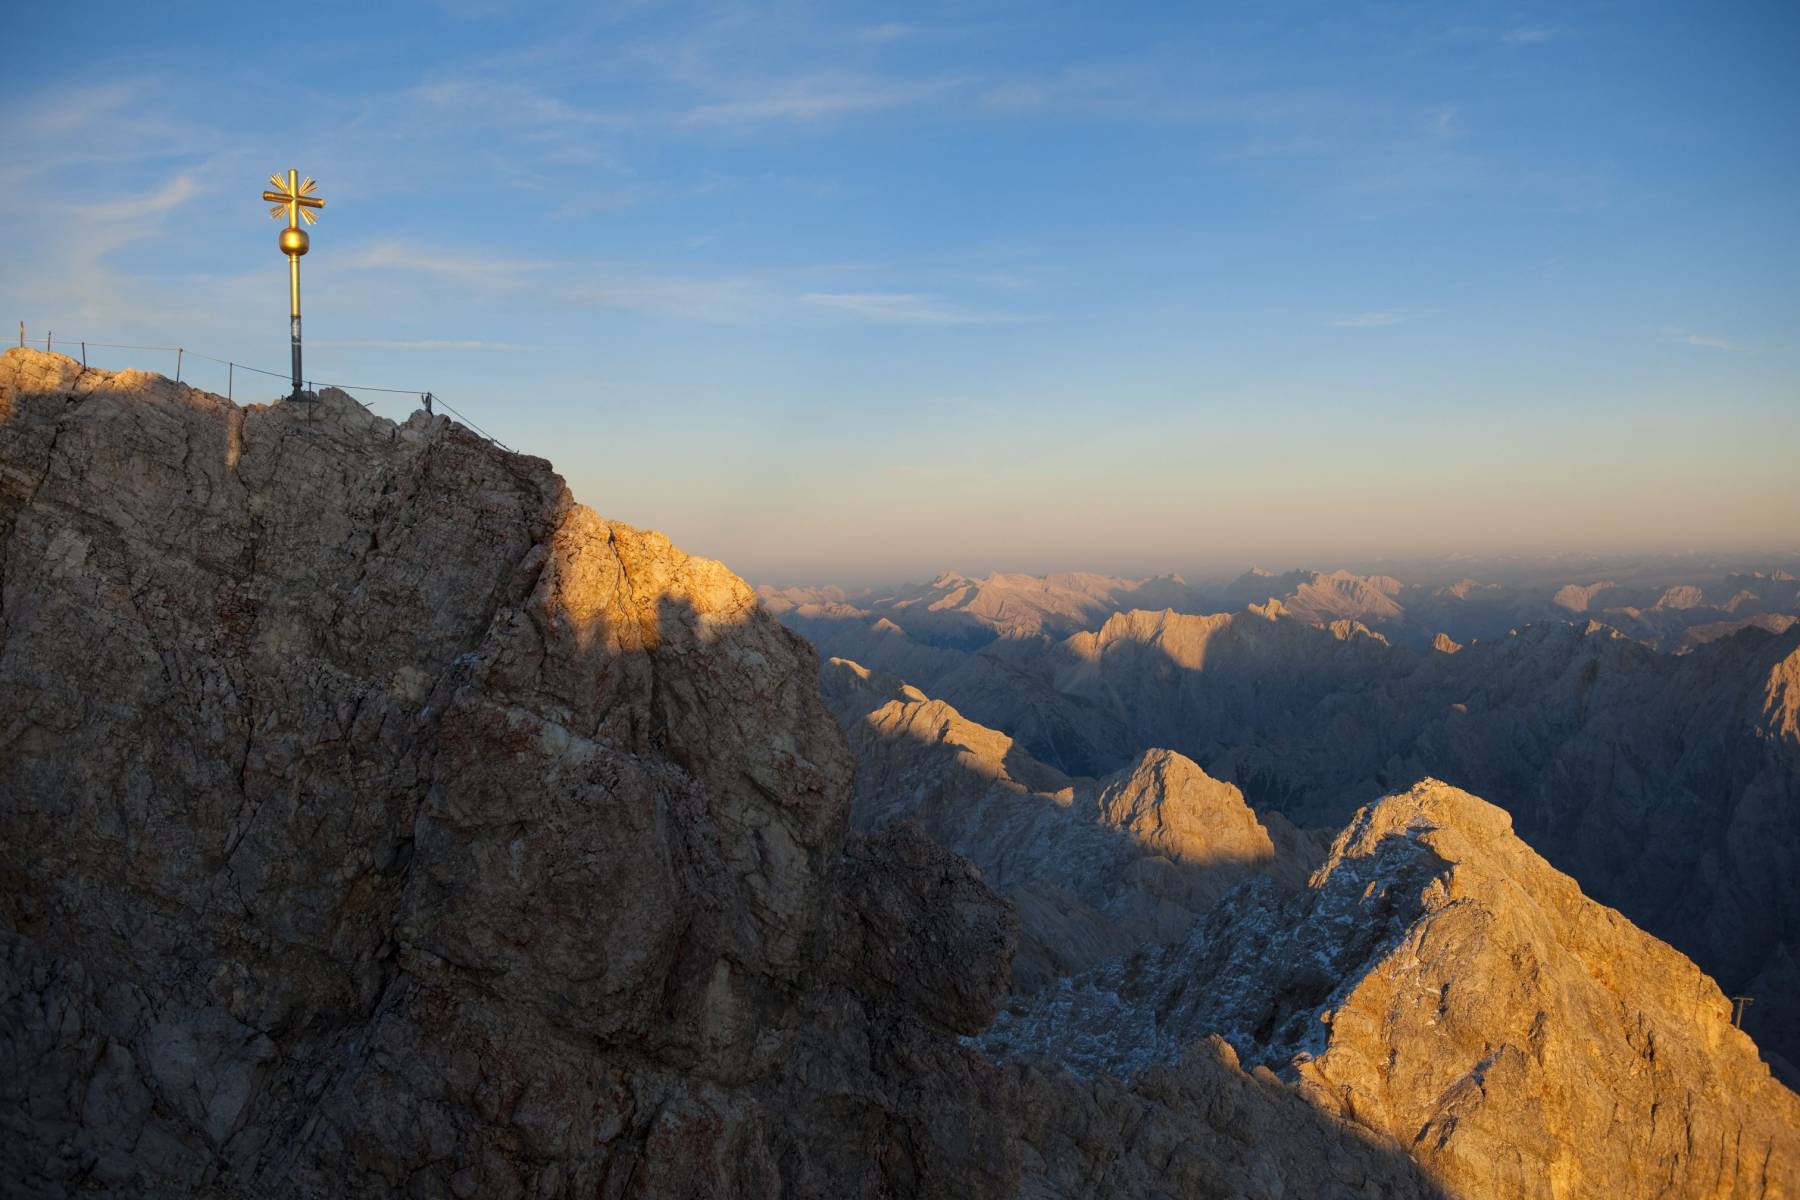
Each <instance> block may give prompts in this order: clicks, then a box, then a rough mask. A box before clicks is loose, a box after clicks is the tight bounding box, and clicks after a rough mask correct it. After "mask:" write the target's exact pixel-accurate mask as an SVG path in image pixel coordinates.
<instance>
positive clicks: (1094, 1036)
mask: <svg viewBox="0 0 1800 1200" xmlns="http://www.w3.org/2000/svg"><path fill="white" fill-rule="evenodd" d="M1213 1033H1219V1034H1222V1035H1223V1037H1224V1039H1225V1040H1226V1041H1227V1042H1229V1043H1230V1045H1231V1046H1232V1047H1233V1049H1234V1050H1235V1052H1236V1054H1237V1055H1238V1056H1239V1057H1240V1059H1242V1060H1243V1061H1244V1062H1246V1063H1250V1064H1253V1065H1257V1066H1262V1067H1268V1068H1272V1069H1275V1070H1278V1071H1280V1072H1281V1073H1282V1074H1284V1075H1286V1076H1287V1077H1289V1078H1291V1079H1294V1080H1296V1081H1298V1082H1299V1083H1300V1084H1301V1086H1302V1087H1304V1088H1305V1089H1306V1090H1307V1091H1308V1092H1310V1093H1311V1094H1312V1095H1314V1096H1315V1097H1316V1098H1317V1100H1318V1101H1319V1102H1320V1103H1321V1104H1322V1105H1325V1106H1327V1107H1329V1108H1334V1109H1336V1110H1337V1111H1339V1112H1341V1113H1342V1114H1343V1115H1344V1116H1345V1117H1347V1118H1350V1119H1353V1120H1356V1121H1358V1122H1360V1123H1362V1124H1364V1125H1367V1126H1369V1127H1370V1128H1372V1129H1375V1130H1378V1131H1380V1132H1382V1133H1383V1134H1385V1135H1387V1136H1389V1137H1391V1138H1394V1139H1395V1140H1396V1141H1398V1142H1399V1143H1401V1144H1403V1145H1405V1146H1407V1147H1408V1148H1409V1149H1410V1150H1411V1152H1412V1153H1413V1154H1414V1155H1415V1156H1416V1157H1417V1158H1418V1159H1419V1160H1420V1161H1421V1162H1422V1163H1423V1164H1425V1165H1426V1166H1427V1168H1428V1169H1429V1170H1430V1172H1431V1173H1432V1175H1433V1176H1434V1177H1435V1178H1437V1179H1439V1180H1441V1181H1442V1182H1443V1183H1444V1184H1445V1185H1446V1186H1447V1187H1448V1188H1449V1190H1451V1191H1452V1192H1453V1193H1454V1194H1456V1195H1459V1196H1469V1197H1490V1196H1491V1197H1508V1198H1515V1197H1596V1198H1598V1197H1609V1198H1610V1197H1629V1198H1636V1197H1643V1198H1646V1200H1648V1198H1650V1197H1663V1196H1693V1197H1773V1196H1784V1195H1792V1194H1794V1193H1795V1191H1796V1190H1797V1189H1800V1097H1797V1096H1795V1095H1794V1093H1792V1092H1790V1091H1788V1090H1787V1089H1786V1088H1784V1087H1783V1086H1781V1085H1780V1084H1779V1083H1777V1082H1775V1081H1774V1080H1773V1079H1772V1078H1771V1076H1770V1074H1769V1071H1768V1068H1767V1067H1766V1066H1765V1065H1764V1064H1763V1063H1762V1062H1761V1061H1759V1059H1758V1057H1757V1053H1756V1048H1755V1046H1754V1045H1753V1044H1752V1043H1751V1041H1750V1039H1749V1038H1748V1037H1747V1036H1745V1035H1744V1034H1743V1033H1742V1032H1741V1031H1740V1030H1738V1029H1735V1028H1733V1027H1732V1025H1731V1021H1730V1005H1729V1003H1728V1001H1727V1000H1726V998H1725V996H1724V995H1723V994H1722V993H1721V992H1720V991H1719V989H1718V987H1717V985H1715V984H1714V983H1713V982H1712V981H1711V980H1710V979H1708V978H1707V977H1706V976H1705V975H1703V974H1702V973H1701V972H1700V971H1699V970H1698V969H1697V968H1696V967H1695V966H1694V965H1693V963H1691V962H1689V961H1688V960H1687V959H1686V958H1684V957H1682V956H1681V955H1680V954H1679V953H1677V952H1675V951H1674V950H1672V949H1671V948H1670V947H1668V946H1667V945H1665V944H1664V943H1662V942H1659V941H1657V940H1656V939H1654V938H1652V937H1649V936H1648V935H1646V934H1644V933H1643V932H1642V931H1640V930H1638V929H1637V928H1636V927H1635V926H1633V925H1631V924H1630V923H1629V922H1628V921H1626V920H1625V919H1624V918H1623V917H1621V916H1620V915H1619V914H1618V913H1617V912H1615V911H1613V910H1611V909H1608V908H1605V907H1603V906H1601V905H1599V904H1595V903H1594V902H1593V901H1591V900H1588V899H1587V898H1586V897H1584V896H1583V895H1582V894H1581V892H1580V889H1579V888H1578V887H1577V886H1576V885H1575V883H1574V881H1573V880H1571V879H1569V878H1568V877H1567V876H1565V875H1563V874H1561V873H1560V872H1558V871H1556V870H1555V869H1553V868H1552V867H1551V866H1550V865H1549V864H1548V863H1546V862H1544V861H1543V859H1541V858H1540V857H1538V856H1537V855H1536V854H1535V853H1533V852H1532V851H1531V850H1530V849H1529V848H1528V847H1527V846H1526V845H1525V844H1524V843H1523V842H1521V841H1520V840H1519V839H1518V838H1517V837H1516V836H1514V835H1513V833H1512V829H1511V822H1510V821H1509V820H1508V818H1507V815H1506V814H1505V813H1504V812H1502V811H1501V810H1500V809H1498V808H1495V807H1494V806H1492V805H1489V804H1487V803H1485V802H1484V801H1482V800H1479V799H1477V798H1476V797H1474V796H1471V795H1468V794H1467V793H1465V792H1461V791H1458V790H1457V789H1454V788H1451V787H1448V786H1447V785H1444V784H1441V783H1438V782H1436V781H1426V782H1424V783H1422V784H1419V785H1418V786H1416V787H1414V788H1412V789H1411V790H1409V791H1407V792H1404V793H1399V794H1395V795H1392V796H1389V797H1387V798H1386V799H1383V800H1382V801H1380V802H1379V803H1377V804H1375V805H1372V806H1370V807H1368V808H1365V809H1363V810H1362V811H1360V812H1359V813H1358V814H1357V816H1356V818H1355V819H1354V820H1353V821H1352V822H1351V824H1350V826H1349V827H1348V828H1347V829H1345V831H1344V832H1343V833H1342V834H1341V835H1340V836H1339V838H1338V840H1337V842H1336V844H1335V845H1334V846H1333V848H1332V852H1331V856H1330V858H1329V860H1328V861H1327V862H1326V863H1325V865H1324V866H1323V867H1321V868H1320V869H1319V870H1318V872H1317V873H1316V874H1315V875H1314V876H1313V879H1312V881H1311V884H1310V886H1309V888H1308V889H1307V890H1306V891H1305V892H1304V893H1301V894H1299V895H1293V894H1291V893H1283V892H1282V891H1280V890H1278V889H1276V888H1274V887H1272V886H1270V885H1269V884H1268V883H1266V882H1253V883H1250V884H1247V885H1245V886H1244V887H1243V888H1242V889H1240V891H1238V892H1237V893H1235V894H1234V895H1233V896H1232V897H1231V899H1230V900H1228V901H1227V902H1225V903H1223V904H1221V905H1220V906H1219V907H1218V908H1217V909H1215V910H1214V912H1213V913H1212V914H1211V916H1209V918H1208V919H1207V920H1206V921H1205V922H1203V923H1202V924H1201V925H1199V926H1197V927H1196V928H1195V930H1194V932H1193V934H1192V936H1191V937H1190V938H1189V939H1188V940H1187V941H1186V942H1185V943H1183V944H1180V945H1176V946H1171V947H1163V948H1155V949H1149V950H1145V951H1143V952H1140V953H1138V954H1136V955H1133V956H1130V957H1128V958H1126V959H1123V960H1120V961H1118V962H1116V963H1113V964H1109V965H1108V966H1106V967H1104V968H1102V969H1100V970H1098V971H1096V972H1094V973H1093V974H1091V975H1089V976H1086V977H1083V978H1081V979H1078V980H1075V981H1073V982H1071V983H1068V984H1066V985H1065V986H1063V987H1061V988H1058V989H1052V990H1050V991H1047V992H1045V993H1042V994H1040V995H1039V996H1038V997H1035V998H1033V999H1031V1000H1030V1001H1028V1002H1025V1003H1024V1004H1023V1006H1022V1007H1021V1008H1020V1009H1019V1011H1017V1012H1015V1013H1009V1014H1007V1015H1005V1016H1003V1017H1002V1019H1001V1020H1000V1021H998V1022H997V1023H996V1024H995V1026H994V1027H993V1028H992V1029H991V1030H990V1031H989V1032H988V1033H986V1034H985V1035H983V1037H982V1041H983V1043H984V1044H985V1045H987V1046H988V1047H989V1048H990V1049H991V1050H992V1051H994V1052H996V1053H999V1054H1002V1055H1006V1056H1010V1057H1024V1058H1038V1057H1047V1058H1051V1059H1054V1060H1056V1061H1060V1062H1064V1063H1067V1064H1069V1065H1071V1066H1072V1067H1074V1068H1075V1069H1077V1070H1080V1071H1083V1072H1085V1073H1089V1074H1100V1075H1107V1074H1110V1075H1122V1076H1126V1077H1130V1076H1132V1075H1134V1074H1136V1073H1138V1072H1141V1071H1143V1070H1145V1069H1147V1068H1148V1067H1149V1066H1151V1065H1152V1064H1156V1063H1162V1062H1168V1061H1173V1060H1175V1059H1177V1058H1179V1056H1181V1055H1182V1054H1184V1053H1187V1052H1188V1051H1189V1049H1190V1047H1192V1046H1194V1045H1195V1044H1197V1043H1199V1042H1200V1041H1202V1040H1203V1039H1204V1038H1205V1037H1206V1036H1207V1035H1209V1034H1213Z"/></svg>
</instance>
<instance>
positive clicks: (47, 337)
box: [44, 329, 51, 354]
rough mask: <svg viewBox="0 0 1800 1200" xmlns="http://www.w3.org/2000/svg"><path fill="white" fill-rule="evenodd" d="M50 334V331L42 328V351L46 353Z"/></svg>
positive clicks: (48, 348) (48, 347) (48, 350)
mask: <svg viewBox="0 0 1800 1200" xmlns="http://www.w3.org/2000/svg"><path fill="white" fill-rule="evenodd" d="M50 336H51V335H50V331H49V330H48V329H46V330H44V353H46V354H48V353H49V352H50Z"/></svg>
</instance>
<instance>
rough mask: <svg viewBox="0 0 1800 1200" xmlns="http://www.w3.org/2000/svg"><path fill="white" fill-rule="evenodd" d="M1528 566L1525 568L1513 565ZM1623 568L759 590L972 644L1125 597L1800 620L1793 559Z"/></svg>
mask: <svg viewBox="0 0 1800 1200" xmlns="http://www.w3.org/2000/svg"><path fill="white" fill-rule="evenodd" d="M1614 565H1615V566H1620V564H1614ZM1437 573H1438V574H1441V573H1442V572H1441V569H1440V571H1439V572H1437ZM1519 573H1520V572H1519V571H1518V569H1517V568H1516V567H1515V568H1514V570H1513V571H1512V572H1510V574H1512V575H1514V576H1517V575H1518V574H1519ZM1614 574H1617V575H1619V577H1620V581H1619V582H1613V581H1612V580H1611V579H1610V578H1603V579H1594V578H1592V577H1587V578H1583V579H1579V580H1570V579H1567V578H1566V577H1562V578H1559V577H1558V576H1557V574H1556V573H1555V571H1554V569H1552V568H1548V567H1547V568H1542V569H1540V570H1538V571H1534V572H1530V573H1528V574H1527V575H1526V577H1525V578H1524V579H1522V580H1521V579H1518V578H1514V579H1513V580H1512V581H1511V582H1481V581H1478V580H1475V579H1470V578H1461V579H1456V580H1454V581H1451V582H1448V583H1439V582H1430V583H1405V582H1402V581H1401V580H1399V579H1396V578H1394V577H1393V576H1391V575H1357V574H1353V573H1352V572H1350V571H1345V570H1337V571H1330V572H1319V571H1288V572H1285V573H1283V574H1271V573H1270V572H1267V571H1263V570H1260V569H1258V568H1254V567H1253V568H1251V569H1250V570H1248V571H1246V572H1245V573H1244V574H1243V575H1241V576H1239V577H1238V578H1236V579H1234V580H1232V581H1231V582H1229V583H1225V584H1220V585H1211V586H1208V585H1195V584H1190V583H1189V582H1188V581H1187V580H1185V579H1183V578H1182V577H1181V576H1179V575H1158V576H1154V577H1151V578H1147V579H1123V578H1118V577H1116V576H1110V575H1098V574H1090V573H1083V572H1073V573H1068V574H1061V575H1046V576H1041V577H1040V576H1032V575H1001V574H994V575H989V576H987V577H985V578H982V579H970V578H968V577H966V576H963V575H959V574H957V573H956V572H954V571H945V572H943V573H942V574H940V575H938V576H937V577H936V578H935V579H933V580H932V581H931V582H929V583H925V584H908V585H904V586H902V587H898V588H894V589H889V590H877V589H863V590H859V591H846V590H844V589H842V588H837V587H788V588H774V587H763V588H761V589H759V594H760V595H761V596H762V599H763V602H764V603H765V604H766V605H768V607H769V608H770V610H771V611H773V612H775V613H778V614H785V613H794V614H795V615H796V618H797V619H803V620H822V619H829V618H832V617H844V618H854V617H857V616H878V617H883V618H886V619H887V620H889V621H891V622H893V623H894V624H895V625H897V626H898V627H900V628H901V629H903V630H905V631H906V633H907V634H908V635H909V636H911V637H912V638H914V639H915V640H917V641H920V642H924V643H926V644H928V645H934V646H945V647H950V648H953V649H965V650H967V649H978V648H980V647H981V646H983V645H985V644H986V643H987V642H989V641H991V640H993V639H995V638H1002V637H1026V636H1034V635H1040V634H1041V635H1046V636H1050V637H1059V636H1066V635H1068V634H1071V633H1076V632H1079V631H1081V630H1091V629H1095V628H1098V627H1099V625H1100V624H1101V623H1103V622H1104V621H1105V620H1106V618H1107V617H1109V616H1111V615H1112V614H1113V613H1115V612H1123V611H1127V610H1130V609H1146V610H1156V609H1165V608H1166V609H1169V610H1171V611H1173V612H1178V613H1195V614H1206V613H1216V612H1240V611H1242V610H1243V609H1245V608H1248V607H1249V606H1250V605H1252V604H1256V605H1265V604H1268V603H1269V602H1270V601H1272V600H1273V601H1279V602H1280V603H1281V606H1282V609H1283V611H1285V612H1286V613H1288V614H1289V615H1290V616H1293V617H1294V618H1296V619H1298V620H1301V621H1306V622H1309V623H1311V624H1315V625H1330V624H1331V623H1332V622H1335V621H1356V622H1358V623H1360V624H1362V625H1365V626H1367V627H1368V628H1369V629H1370V630H1371V631H1372V632H1377V633H1380V634H1381V635H1382V636H1383V637H1385V638H1387V639H1388V640H1389V641H1391V642H1394V643H1396V644H1405V645H1411V646H1414V647H1420V648H1422V647H1425V646H1429V645H1431V644H1432V643H1433V642H1434V641H1435V640H1437V639H1438V638H1439V637H1440V636H1442V637H1447V638H1449V639H1450V640H1452V641H1455V642H1459V643H1464V642H1470V641H1474V640H1476V639H1479V638H1493V637H1499V636H1501V635H1503V634H1505V633H1507V632H1508V631H1509V630H1512V629H1517V628H1520V627H1522V626H1525V625H1530V624H1535V623H1539V622H1543V621H1566V620H1571V619H1574V618H1576V617H1591V618H1593V619H1595V620H1599V621H1602V622H1604V623H1605V624H1607V625H1610V626H1612V627H1613V628H1615V629H1617V630H1619V632H1621V633H1623V634H1625V635H1626V636H1627V637H1630V638H1633V639H1635V640H1637V641H1641V642H1644V643H1645V644H1646V645H1650V646H1652V647H1655V648H1657V649H1664V650H1673V651H1682V650H1687V649H1692V648H1693V647H1694V646H1696V645H1700V644H1701V643H1704V642H1708V641H1713V640H1715V639H1717V638H1720V637H1724V636H1727V635H1729V634H1731V633H1733V632H1735V631H1737V630H1738V629H1742V628H1745V627H1748V626H1756V627H1758V628H1761V629H1765V630H1768V631H1769V632H1771V633H1779V632H1781V631H1782V630H1784V629H1786V628H1788V627H1789V626H1790V625H1792V624H1794V622H1795V621H1796V620H1800V579H1797V578H1796V576H1795V575H1794V573H1793V572H1792V571H1790V570H1789V569H1787V567H1784V566H1779V565H1770V566H1766V567H1764V568H1763V569H1760V570H1743V569H1732V568H1724V569H1721V568H1716V567H1715V568H1705V567H1693V566H1668V565H1659V566H1658V567H1656V568H1655V569H1650V568H1636V569H1633V568H1631V567H1629V566H1625V567H1623V569H1620V570H1615V572H1614Z"/></svg>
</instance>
